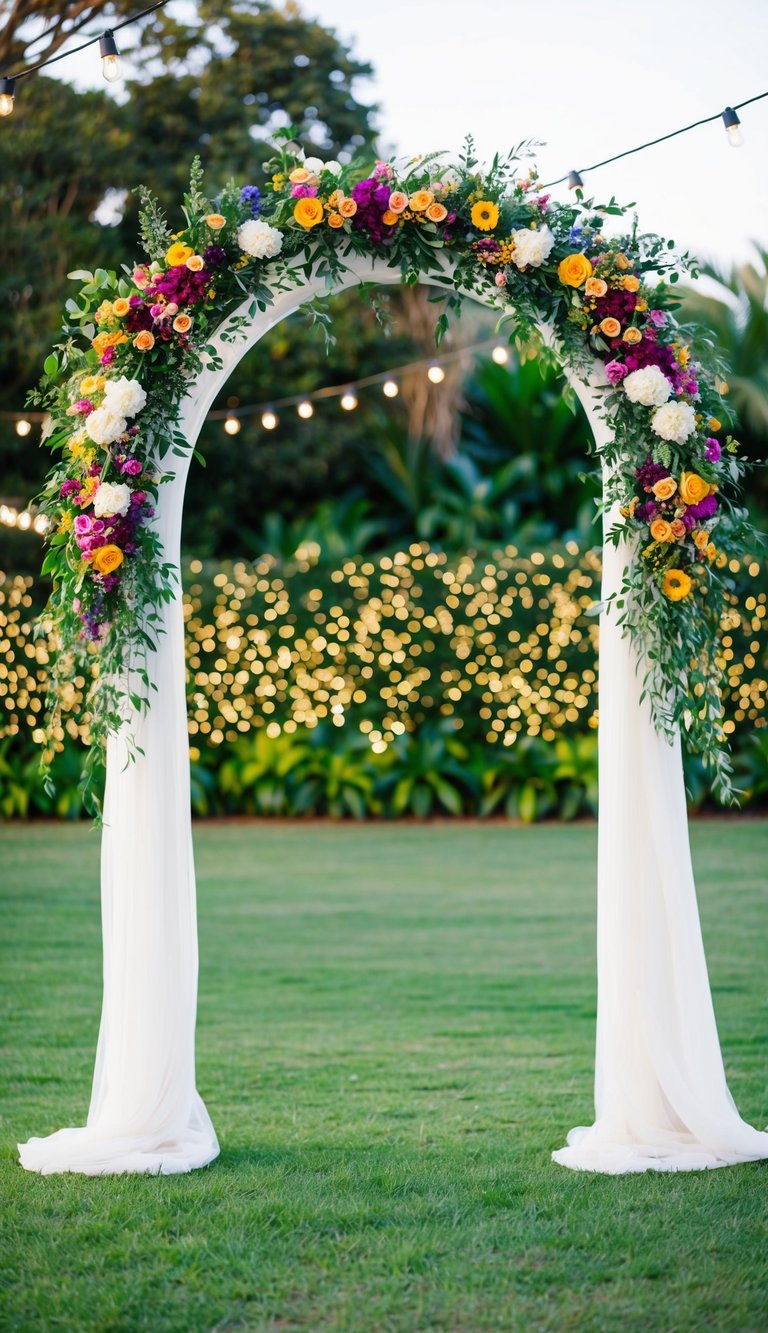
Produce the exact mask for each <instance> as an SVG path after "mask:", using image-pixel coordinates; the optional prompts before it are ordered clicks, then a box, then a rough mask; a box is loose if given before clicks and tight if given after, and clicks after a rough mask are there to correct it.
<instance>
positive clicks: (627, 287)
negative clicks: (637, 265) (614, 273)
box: [619, 273, 640, 292]
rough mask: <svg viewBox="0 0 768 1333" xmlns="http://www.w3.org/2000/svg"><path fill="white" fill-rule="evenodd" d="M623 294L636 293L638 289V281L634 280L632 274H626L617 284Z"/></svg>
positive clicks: (637, 279)
mask: <svg viewBox="0 0 768 1333" xmlns="http://www.w3.org/2000/svg"><path fill="white" fill-rule="evenodd" d="M619 285H620V286H621V287H623V288H624V291H625V292H636V291H638V290H639V287H640V279H639V278H636V277H635V275H634V273H628V274H627V276H626V278H622V280H621V283H620V284H619Z"/></svg>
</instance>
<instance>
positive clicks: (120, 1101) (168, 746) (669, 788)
mask: <svg viewBox="0 0 768 1333" xmlns="http://www.w3.org/2000/svg"><path fill="white" fill-rule="evenodd" d="M446 270H447V272H449V270H448V266H447V265H446ZM399 279H400V273H399V270H398V269H392V268H388V267H387V266H386V265H385V264H384V263H383V262H382V261H375V262H373V263H372V262H371V261H363V260H354V261H350V268H349V270H348V273H347V275H346V276H345V280H344V281H343V282H342V283H340V284H339V285H338V287H337V288H336V290H340V289H341V288H342V287H345V286H352V285H355V284H357V283H358V282H361V281H369V282H377V283H393V282H398V281H399ZM324 288H325V282H324V279H322V278H314V279H313V280H312V281H311V282H308V283H307V284H306V285H305V286H304V287H302V288H301V289H300V290H298V291H288V292H283V293H280V294H278V295H277V297H276V299H275V303H274V305H273V306H272V307H271V308H270V310H269V311H267V312H266V313H264V314H260V315H258V316H256V317H255V318H253V319H249V329H248V335H247V338H245V339H243V340H242V341H238V342H234V343H232V342H225V341H224V340H222V339H221V338H220V337H219V338H217V339H215V340H213V341H215V342H216V344H217V347H218V350H219V352H220V355H221V358H222V361H223V367H222V369H221V370H219V371H216V372H212V371H206V372H204V374H203V375H202V376H201V377H200V380H199V382H198V383H197V384H196V385H195V386H194V388H193V391H192V392H191V393H190V396H189V398H188V399H187V400H186V402H185V406H184V411H183V414H182V417H181V421H180V427H181V430H182V431H183V432H184V433H185V435H186V437H187V440H188V441H189V444H190V446H191V445H193V444H194V443H195V441H196V440H197V436H198V433H199V430H200V427H201V425H202V422H203V420H204V418H205V414H206V412H207V410H208V408H209V406H210V404H211V402H212V401H213V399H214V397H215V396H216V394H217V393H218V391H219V389H220V388H221V386H222V385H223V384H224V382H225V381H226V379H227V376H228V374H229V372H230V370H231V369H232V367H233V365H234V364H235V363H236V362H237V361H238V360H239V359H240V358H241V357H242V356H243V355H244V353H245V352H246V351H247V350H248V348H249V347H251V346H253V344H254V343H256V342H257V341H258V339H259V338H260V337H262V336H263V335H264V333H266V332H267V330H268V329H269V328H271V327H272V326H273V325H275V324H277V323H278V322H279V321H280V320H281V319H283V318H284V317H285V316H286V315H287V314H289V313H290V312H291V311H292V310H294V309H296V308H297V307H298V306H299V305H301V304H303V303H304V302H306V301H308V300H311V299H312V298H313V297H314V296H316V295H317V294H318V293H320V292H322V291H323V290H324ZM467 295H469V296H471V295H472V293H467ZM247 309H248V304H247V303H246V305H245V306H244V307H242V309H241V310H240V311H239V312H238V313H239V314H241V315H244V314H246V311H247ZM574 387H576V389H577V392H578V393H579V395H580V397H581V398H582V401H583V402H584V406H585V408H586V410H587V412H588V415H589V418H590V421H591V425H592V428H593V431H594V433H595V438H596V440H597V443H598V444H601V443H604V442H605V440H606V438H607V432H608V427H607V425H606V423H605V422H604V421H603V420H602V418H601V417H600V414H599V402H598V400H597V398H596V396H595V392H594V390H593V389H589V388H586V387H585V386H581V385H575V386H574ZM171 466H172V467H173V468H174V470H175V472H176V476H175V479H174V481H173V482H171V483H170V484H168V485H165V486H163V487H162V488H161V497H160V503H159V505H158V520H157V521H158V524H159V531H160V536H161V538H162V541H163V545H164V550H165V554H166V558H167V559H168V560H169V561H172V562H175V563H176V565H177V566H178V556H179V538H180V529H181V511H182V504H183V498H184V483H185V479H186V470H187V467H188V466H189V459H188V458H187V459H184V460H182V459H176V458H174V459H173V460H172V464H171ZM603 555H604V575H603V580H604V592H605V595H608V593H609V592H610V591H611V590H612V589H613V588H614V587H616V586H617V584H618V581H619V580H620V577H621V571H622V568H623V564H624V559H625V556H624V555H622V552H621V550H620V549H619V550H618V551H617V550H616V549H615V548H614V547H612V546H609V545H606V546H605V547H604V551H603ZM164 621H165V633H164V634H163V635H162V636H161V638H160V640H159V645H158V650H157V652H156V653H154V654H152V656H151V659H150V667H151V672H152V676H153V680H154V683H155V685H156V686H157V692H153V694H152V702H151V708H150V711H149V714H148V715H147V716H146V717H143V718H136V717H130V718H129V719H128V723H127V730H128V731H132V732H133V734H134V735H135V736H136V739H137V741H138V744H139V746H140V747H141V749H142V750H143V754H140V755H139V756H138V758H137V759H136V761H135V762H133V763H131V762H128V761H127V760H128V756H127V749H126V740H125V735H122V736H120V737H117V738H115V739H114V740H112V741H111V742H110V745H109V751H108V757H107V758H108V778H107V791H106V798H105V829H104V834H103V842H102V922H103V935H104V1002H103V1011H102V1021H101V1031H100V1035H99V1044H98V1051H97V1058H96V1070H95V1075H94V1082H93V1092H92V1097H91V1106H90V1111H89V1114H88V1121H87V1124H86V1125H85V1127H83V1128H79V1129H62V1130H59V1131H58V1132H57V1133H55V1134H52V1135H50V1136H49V1137H48V1138H33V1139H30V1140H29V1141H28V1142H27V1143H25V1144H21V1145H19V1153H20V1160H21V1163H22V1165H23V1166H24V1167H26V1168H27V1169H28V1170H30V1171H39V1172H42V1173H43V1174H48V1173H53V1172H62V1171H76V1172H81V1173H83V1174H87V1175H102V1174H118V1173H121V1172H152V1173H160V1174H172V1173H175V1172H181V1171H189V1170H192V1169H194V1168H195V1167H200V1166H204V1165H205V1164H206V1163H208V1162H210V1161H212V1160H213V1159H214V1158H215V1157H216V1156H217V1154H218V1151H219V1148H218V1143H217V1141H216V1135H215V1133H214V1130H213V1126H212V1124H211V1121H210V1119H209V1117H208V1113H207V1111H206V1109H205V1106H204V1105H203V1102H202V1100H201V1099H200V1096H199V1095H198V1093H197V1090H196V1086H195V1054H194V1032H195V1016H196V997H197V928H196V917H195V881H194V864H193V857H192V839H191V823H190V809H189V763H188V749H187V728H186V706H185V705H186V700H185V669H184V642H183V622H182V610H181V603H180V600H177V601H175V602H174V603H173V604H172V605H170V606H169V607H167V608H166V611H165V614H164ZM640 692H641V682H640V678H639V676H638V674H637V672H636V670H635V661H634V658H633V655H632V652H631V649H630V646H629V644H628V642H627V641H626V640H625V639H623V638H622V637H621V634H620V631H619V630H618V628H617V626H616V623H615V619H614V617H613V615H612V614H610V613H607V614H604V615H603V618H602V622H601V640H600V828H599V871H598V880H599V886H598V1020H597V1072H596V1121H595V1124H594V1125H593V1126H592V1128H590V1129H576V1130H573V1131H572V1133H571V1134H570V1136H569V1143H568V1147H567V1148H563V1149H561V1150H560V1151H558V1152H556V1153H554V1154H553V1155H554V1158H555V1160H556V1161H558V1162H560V1163H562V1164H563V1165H564V1166H568V1167H573V1168H576V1169H583V1170H592V1171H603V1172H610V1173H618V1172H624V1171H638V1170H645V1169H647V1168H654V1169H657V1170H682V1169H693V1168H699V1167H707V1166H721V1165H725V1164H726V1163H729V1162H738V1161H745V1160H750V1159H755V1158H759V1157H768V1134H764V1133H758V1131H756V1130H754V1129H751V1128H750V1126H748V1125H746V1124H745V1123H744V1122H743V1121H742V1120H741V1119H740V1118H739V1116H738V1114H737V1112H736V1110H735V1108H734V1106H733V1102H732V1100H731V1098H730V1095H729V1093H728V1089H727V1086H726V1083H725V1077H724V1074H723V1067H722V1061H721V1057H720V1048H719V1044H718V1038H717V1031H716V1028H715V1022H714V1016H713V1011H712V1003H711V998H710V993H709V984H708V980H707V972H706V964H705V961H704V952H703V947H702V942H701V935H700V930H699V920H698V911H697V906H696V896H695V890H694V885H693V876H692V871H691V862H690V853H689V848H688V832H687V819H686V809H685V800H684V793H683V778H682V764H681V757H680V749H679V745H678V746H674V747H671V746H669V745H668V744H667V743H666V741H664V740H663V739H661V738H660V737H659V736H657V735H656V733H655V731H654V729H653V726H652V723H651V719H650V714H649V711H648V708H647V706H646V705H644V704H643V705H641V703H640ZM468 873H470V872H469V868H468Z"/></svg>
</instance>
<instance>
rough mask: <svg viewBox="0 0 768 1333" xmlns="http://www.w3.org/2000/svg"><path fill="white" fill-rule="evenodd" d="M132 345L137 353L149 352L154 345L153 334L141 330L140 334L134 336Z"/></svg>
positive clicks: (147, 330) (146, 330)
mask: <svg viewBox="0 0 768 1333" xmlns="http://www.w3.org/2000/svg"><path fill="white" fill-rule="evenodd" d="M133 345H134V347H135V348H136V351H137V352H149V351H151V350H152V348H153V347H154V345H155V335H154V333H150V332H149V329H142V331H141V333H137V334H136V337H135V338H134V340H133Z"/></svg>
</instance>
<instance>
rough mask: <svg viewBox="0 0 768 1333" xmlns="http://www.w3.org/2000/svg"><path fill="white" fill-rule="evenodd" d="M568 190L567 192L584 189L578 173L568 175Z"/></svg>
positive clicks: (572, 172) (573, 172)
mask: <svg viewBox="0 0 768 1333" xmlns="http://www.w3.org/2000/svg"><path fill="white" fill-rule="evenodd" d="M568 189H569V190H583V189H584V182H583V180H582V179H581V176H580V175H579V173H578V171H570V172H569V173H568Z"/></svg>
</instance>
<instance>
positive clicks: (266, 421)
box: [261, 408, 277, 430]
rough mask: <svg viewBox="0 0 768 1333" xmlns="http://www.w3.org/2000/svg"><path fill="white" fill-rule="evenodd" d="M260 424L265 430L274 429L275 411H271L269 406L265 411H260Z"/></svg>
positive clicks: (275, 423) (275, 422) (275, 421)
mask: <svg viewBox="0 0 768 1333" xmlns="http://www.w3.org/2000/svg"><path fill="white" fill-rule="evenodd" d="M261 424H262V426H263V427H264V429H265V430H274V429H275V426H276V425H277V417H276V416H275V413H274V412H272V411H271V410H270V409H269V408H267V410H266V412H262V414H261Z"/></svg>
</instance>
